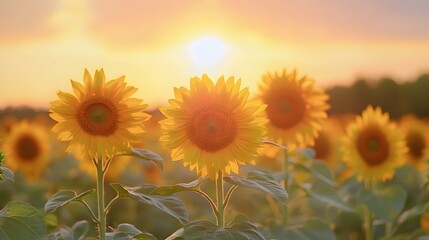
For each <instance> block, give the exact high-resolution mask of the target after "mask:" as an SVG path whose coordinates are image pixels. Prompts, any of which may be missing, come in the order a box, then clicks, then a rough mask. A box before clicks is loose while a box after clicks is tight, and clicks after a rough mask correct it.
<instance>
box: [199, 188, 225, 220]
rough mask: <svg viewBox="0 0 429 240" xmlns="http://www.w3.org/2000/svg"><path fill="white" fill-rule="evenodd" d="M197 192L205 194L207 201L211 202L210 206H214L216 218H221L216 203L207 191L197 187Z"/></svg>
mask: <svg viewBox="0 0 429 240" xmlns="http://www.w3.org/2000/svg"><path fill="white" fill-rule="evenodd" d="M193 191H195V192H196V193H199V194H200V195H201V196H203V197H204V198H205V199H207V201H208V202H209V204H210V206H211V207H212V210H213V213H214V215H215V216H216V219H218V218H219V211H218V210H217V207H216V204H215V203H214V202H213V200H212V199H211V198H210V196H209V195H207V193H205V192H203V191H201V189H199V188H198V189H195V190H193Z"/></svg>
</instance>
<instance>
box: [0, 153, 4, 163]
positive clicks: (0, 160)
mask: <svg viewBox="0 0 429 240" xmlns="http://www.w3.org/2000/svg"><path fill="white" fill-rule="evenodd" d="M4 157H5V154H4V152H0V166H1V165H2V164H3V160H4Z"/></svg>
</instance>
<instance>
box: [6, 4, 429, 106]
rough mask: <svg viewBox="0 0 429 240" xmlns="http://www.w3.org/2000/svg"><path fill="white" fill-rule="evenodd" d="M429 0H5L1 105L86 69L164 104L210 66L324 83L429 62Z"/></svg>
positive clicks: (53, 89)
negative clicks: (122, 80)
mask: <svg viewBox="0 0 429 240" xmlns="http://www.w3.org/2000/svg"><path fill="white" fill-rule="evenodd" d="M427 12H429V1H426V0H416V1H412V2H409V1H399V0H380V1H369V0H368V1H353V0H344V1H334V0H328V1H323V4H322V2H320V1H317V0H293V1H292V0H284V1H283V0H267V1H247V0H235V1H230V0H183V1H182V0H109V1H104V0H73V1H68V0H60V1H58V0H39V1H33V0H14V1H10V0H0V89H1V90H0V91H1V94H0V108H2V107H5V106H8V105H14V106H17V105H23V104H25V105H30V106H35V107H43V108H47V107H49V102H50V101H52V100H55V99H56V93H57V91H58V90H63V91H71V86H70V82H69V79H74V80H78V81H81V80H82V75H83V70H84V69H85V68H88V70H89V71H90V72H91V73H94V71H95V70H96V69H98V68H104V70H105V72H106V77H107V79H108V80H109V79H113V78H117V77H120V76H122V75H126V80H127V82H128V83H129V84H131V85H134V86H136V87H138V88H139V91H138V92H137V94H136V97H139V98H143V99H144V100H145V102H146V103H148V104H150V105H151V106H159V105H164V104H166V102H167V100H168V99H169V98H172V97H173V87H175V86H176V87H178V86H189V79H190V78H191V77H193V76H201V75H202V74H203V73H208V74H209V76H210V77H211V78H212V79H217V78H218V77H220V76H221V75H224V76H225V77H227V76H230V75H233V76H235V77H236V78H241V79H242V84H243V85H244V86H248V87H250V90H251V91H252V92H253V93H255V92H256V90H257V87H256V86H257V82H258V81H259V80H260V79H261V77H262V75H263V74H265V73H267V72H273V71H281V70H282V69H283V68H286V69H290V70H291V69H294V68H297V69H298V73H300V74H305V75H307V76H309V77H311V78H313V79H315V80H316V81H317V83H318V85H320V86H322V87H329V86H333V85H335V84H340V85H347V84H350V82H351V81H353V80H355V79H356V78H357V77H368V78H380V77H384V76H390V77H393V78H395V79H398V80H399V81H407V80H413V79H415V78H416V77H417V76H418V75H419V74H422V73H428V72H429V61H428V57H429V28H428V23H429V15H428V14H427Z"/></svg>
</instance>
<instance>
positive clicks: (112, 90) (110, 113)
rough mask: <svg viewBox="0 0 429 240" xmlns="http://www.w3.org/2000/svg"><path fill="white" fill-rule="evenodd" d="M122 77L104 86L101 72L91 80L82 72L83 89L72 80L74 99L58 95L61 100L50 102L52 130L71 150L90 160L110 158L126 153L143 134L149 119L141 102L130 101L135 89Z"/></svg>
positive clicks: (70, 96) (86, 71)
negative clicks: (76, 149) (80, 152)
mask: <svg viewBox="0 0 429 240" xmlns="http://www.w3.org/2000/svg"><path fill="white" fill-rule="evenodd" d="M124 80H125V76H122V77H120V78H118V79H115V80H111V81H108V82H105V76H104V71H103V69H101V70H100V71H95V75H94V79H92V77H91V76H90V74H89V73H88V70H86V69H85V73H84V75H83V85H82V84H81V83H78V82H76V81H73V80H71V85H72V87H73V91H74V95H73V94H71V93H65V92H61V91H60V92H58V97H59V99H60V100H56V101H54V102H51V106H52V108H51V110H50V116H51V117H52V118H53V119H54V120H55V121H57V122H58V123H57V124H56V125H55V126H54V127H53V128H52V130H53V131H54V132H56V133H57V134H58V138H59V139H60V140H62V141H69V147H68V149H67V151H68V152H72V151H73V150H72V148H74V147H77V148H78V149H82V150H83V151H84V153H85V154H88V156H89V157H90V158H93V159H94V158H96V159H97V158H102V157H111V156H113V155H114V154H115V153H117V152H122V151H128V149H129V147H130V144H131V143H134V142H137V141H139V139H140V138H141V137H142V135H143V133H144V127H143V122H144V121H146V120H147V119H149V115H148V114H146V113H144V112H143V110H144V109H145V108H146V107H147V105H145V104H142V102H143V101H142V100H140V99H136V98H131V97H130V96H131V95H132V94H134V93H135V92H136V91H137V88H135V87H132V86H127V84H126V83H125V81H124Z"/></svg>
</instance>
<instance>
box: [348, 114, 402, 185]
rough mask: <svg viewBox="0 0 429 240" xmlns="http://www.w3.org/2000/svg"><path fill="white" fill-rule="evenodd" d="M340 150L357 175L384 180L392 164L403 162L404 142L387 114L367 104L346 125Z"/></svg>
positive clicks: (391, 172)
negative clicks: (358, 114) (345, 134)
mask: <svg viewBox="0 0 429 240" xmlns="http://www.w3.org/2000/svg"><path fill="white" fill-rule="evenodd" d="M342 151H343V154H344V155H343V158H344V161H345V162H346V164H347V165H348V166H349V167H351V168H352V169H354V171H355V172H356V174H357V176H358V179H360V180H362V178H365V179H368V180H372V179H381V180H387V179H390V178H392V177H393V174H394V170H395V168H398V167H399V166H401V165H402V164H404V161H405V154H406V153H407V146H406V143H405V141H404V138H403V136H402V134H401V132H400V131H399V130H398V129H397V127H396V125H395V124H394V123H392V122H390V121H389V115H388V114H387V113H384V114H383V113H382V111H381V109H380V108H379V107H377V108H375V109H374V108H373V107H372V106H368V107H367V109H366V110H365V111H363V113H362V116H358V117H357V118H356V120H355V122H353V123H351V124H350V125H349V126H348V127H347V136H346V137H345V138H344V141H343V146H342Z"/></svg>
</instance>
